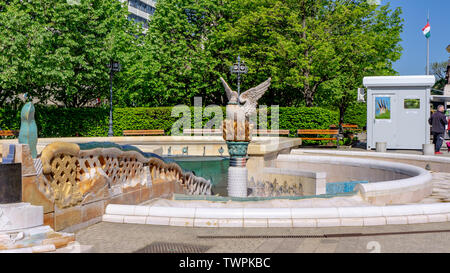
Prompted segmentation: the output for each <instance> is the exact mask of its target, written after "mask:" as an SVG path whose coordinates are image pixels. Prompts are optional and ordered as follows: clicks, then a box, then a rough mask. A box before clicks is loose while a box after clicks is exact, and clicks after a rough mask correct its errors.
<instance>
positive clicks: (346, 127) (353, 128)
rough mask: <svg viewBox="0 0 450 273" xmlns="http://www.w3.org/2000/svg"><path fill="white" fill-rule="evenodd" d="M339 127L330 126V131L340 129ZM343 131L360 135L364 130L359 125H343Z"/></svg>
mask: <svg viewBox="0 0 450 273" xmlns="http://www.w3.org/2000/svg"><path fill="white" fill-rule="evenodd" d="M338 128H339V126H336V125H335V124H333V125H330V129H338ZM342 130H343V131H344V132H345V131H350V132H353V133H360V132H362V129H361V128H359V127H358V125H356V124H342Z"/></svg>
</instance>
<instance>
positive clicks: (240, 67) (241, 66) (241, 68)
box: [230, 55, 248, 105]
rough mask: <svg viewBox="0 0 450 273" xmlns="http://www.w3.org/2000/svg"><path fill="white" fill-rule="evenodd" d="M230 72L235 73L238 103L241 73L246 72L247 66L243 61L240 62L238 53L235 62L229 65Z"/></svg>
mask: <svg viewBox="0 0 450 273" xmlns="http://www.w3.org/2000/svg"><path fill="white" fill-rule="evenodd" d="M230 72H231V74H237V92H238V104H239V105H240V103H241V102H240V101H239V96H240V95H241V74H247V72H248V67H247V66H246V65H245V63H244V62H242V63H241V56H240V55H238V57H237V63H235V64H233V65H232V66H230Z"/></svg>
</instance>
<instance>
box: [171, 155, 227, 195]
mask: <svg viewBox="0 0 450 273" xmlns="http://www.w3.org/2000/svg"><path fill="white" fill-rule="evenodd" d="M164 159H165V160H166V161H174V162H175V163H177V164H178V165H180V167H181V168H182V169H183V170H184V171H191V172H193V173H195V175H196V176H199V177H203V178H205V179H209V180H211V184H212V187H211V190H212V194H213V195H215V194H219V195H220V196H228V193H227V180H228V168H229V166H230V160H229V158H225V157H213V156H205V157H203V156H191V157H166V158H164Z"/></svg>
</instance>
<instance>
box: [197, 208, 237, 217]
mask: <svg viewBox="0 0 450 273" xmlns="http://www.w3.org/2000/svg"><path fill="white" fill-rule="evenodd" d="M243 217H244V209H243V208H197V209H196V211H195V218H219V219H242V218H243Z"/></svg>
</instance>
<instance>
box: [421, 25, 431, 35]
mask: <svg viewBox="0 0 450 273" xmlns="http://www.w3.org/2000/svg"><path fill="white" fill-rule="evenodd" d="M430 29H431V27H430V23H427V25H426V26H425V27H424V28H422V32H423V35H425V37H427V39H428V38H430V36H431V32H430Z"/></svg>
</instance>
